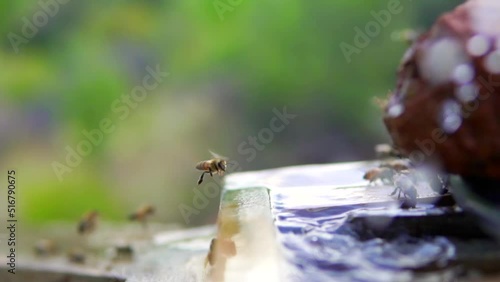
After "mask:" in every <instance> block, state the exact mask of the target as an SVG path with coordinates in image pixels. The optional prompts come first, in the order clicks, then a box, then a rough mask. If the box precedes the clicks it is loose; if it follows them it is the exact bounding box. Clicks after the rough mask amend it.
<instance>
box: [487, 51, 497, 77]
mask: <svg viewBox="0 0 500 282" xmlns="http://www.w3.org/2000/svg"><path fill="white" fill-rule="evenodd" d="M484 64H485V67H486V69H487V70H488V71H490V72H492V73H494V74H498V73H500V50H496V51H494V52H492V53H490V54H489V55H488V56H487V57H486V59H485V61H484Z"/></svg>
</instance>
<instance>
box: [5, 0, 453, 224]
mask: <svg viewBox="0 0 500 282" xmlns="http://www.w3.org/2000/svg"><path fill="white" fill-rule="evenodd" d="M460 2H461V1H446V2H445V1H439V2H438V1H433V0H421V1H404V0H402V1H401V5H402V7H403V8H404V9H403V12H402V13H401V14H397V15H392V18H391V21H390V24H389V25H388V26H387V27H383V28H382V29H381V32H380V34H379V35H377V36H376V37H375V38H373V39H372V40H371V42H370V44H369V46H367V47H366V48H363V49H362V52H361V53H360V54H355V55H353V57H352V62H351V63H347V61H346V59H345V57H344V55H343V53H342V52H341V49H340V48H339V45H340V43H341V42H347V43H349V44H352V43H353V38H354V35H355V31H354V27H356V26H357V27H360V28H361V29H364V27H365V25H366V24H367V23H368V22H369V21H371V20H373V17H372V15H371V14H370V12H371V11H379V10H381V9H386V7H387V3H388V1H347V0H342V1H299V0H289V1H279V0H268V1H257V2H255V1H242V2H241V4H240V5H238V6H236V7H234V10H232V11H230V12H227V13H225V14H224V19H223V20H221V18H220V17H219V15H218V14H217V10H216V9H215V8H214V4H213V3H214V2H211V1H202V2H200V1H171V0H149V1H118V0H113V1H74V0H73V1H71V0H70V1H69V2H68V3H67V4H64V5H60V7H59V10H58V12H57V13H56V15H55V16H53V17H50V18H49V20H48V23H47V24H46V25H45V26H43V27H41V28H39V30H38V32H37V33H36V35H35V36H34V37H33V38H30V39H29V40H28V42H27V43H25V44H21V45H20V46H19V52H18V53H16V52H15V48H13V46H12V45H11V41H10V40H9V37H8V35H9V34H10V33H16V34H18V35H22V32H21V31H22V28H23V20H22V19H23V17H26V18H27V19H32V17H33V15H34V14H35V13H36V12H37V11H40V9H41V8H40V6H39V4H37V3H38V2H37V1H28V0H16V1H3V2H1V3H0V34H2V35H4V36H3V39H4V40H3V41H2V44H1V47H0V62H1V66H2V67H1V68H0V95H1V96H0V111H2V112H3V115H2V118H3V120H4V121H6V122H4V123H0V131H1V134H2V135H1V138H2V139H1V141H2V142H1V143H0V153H1V154H2V160H1V164H2V165H4V166H9V167H12V166H14V167H16V168H17V169H18V170H19V171H20V172H19V178H21V179H22V180H20V183H23V185H22V186H21V188H20V189H22V190H21V192H20V195H21V197H22V199H21V200H20V205H22V208H21V209H20V210H21V211H22V212H21V216H22V217H23V219H25V220H26V221H28V222H29V223H32V224H38V223H44V222H47V221H50V220H75V219H76V218H78V217H79V216H80V215H81V214H82V213H83V212H85V211H86V210H89V209H94V208H97V209H99V210H101V213H102V214H103V215H104V217H105V218H107V219H111V220H121V219H124V218H125V215H126V214H127V213H128V211H129V210H131V209H134V208H135V206H137V205H139V204H141V203H145V202H147V203H153V204H156V205H157V206H158V207H159V208H158V210H159V216H158V218H157V220H159V221H164V222H170V221H177V222H180V221H182V220H181V218H182V217H181V215H180V213H179V211H178V209H177V207H178V205H179V204H180V203H188V204H189V203H190V202H191V199H192V197H193V192H192V191H193V189H195V188H196V185H195V183H196V180H197V177H198V172H196V171H195V170H194V168H193V166H194V164H195V163H196V162H197V161H199V160H202V159H206V158H209V157H210V155H209V154H208V150H209V149H213V150H216V151H217V152H220V153H221V154H223V155H226V156H229V157H231V158H232V159H235V160H238V161H239V162H240V164H241V166H242V167H243V169H261V168H267V167H273V166H282V165H293V164H300V163H309V162H333V161H349V160H357V159H363V158H370V157H371V156H372V155H371V152H372V147H373V145H374V144H375V143H378V142H384V141H387V137H386V134H385V131H384V128H383V126H382V123H381V121H380V118H379V117H380V113H379V110H378V109H377V108H376V107H375V106H374V105H373V103H372V102H371V97H373V96H384V95H386V93H387V92H388V91H389V90H390V89H392V88H394V74H395V70H396V67H397V64H398V62H399V59H400V58H401V56H402V54H403V52H404V50H405V48H406V46H405V45H404V44H403V43H401V42H394V41H392V40H391V34H392V33H393V32H394V31H397V30H400V29H404V28H412V27H414V28H421V29H424V28H427V27H428V26H429V25H431V24H432V22H433V21H434V19H435V17H436V16H437V15H439V13H441V12H442V11H444V10H448V9H450V8H452V7H453V6H455V5H457V4H458V3H460ZM157 64H159V65H160V66H161V67H162V69H163V70H166V71H169V72H170V73H171V76H170V77H168V79H167V80H166V81H165V82H164V83H162V84H161V85H160V87H158V88H157V89H155V90H153V92H152V93H150V94H149V95H148V98H147V99H146V100H145V101H144V102H141V103H140V105H139V106H138V108H137V109H135V110H134V111H133V113H132V115H131V116H130V117H129V118H128V119H126V120H124V121H120V120H117V119H116V116H114V114H113V112H112V110H111V104H112V103H113V101H115V99H118V98H119V97H121V96H122V95H123V94H127V93H130V91H131V90H132V89H133V88H134V86H136V85H140V83H141V80H142V78H143V77H144V75H145V74H146V71H145V67H146V66H152V67H154V66H156V65H157ZM283 106H286V107H287V108H288V109H289V111H290V112H292V113H294V114H297V115H298V118H297V119H296V121H294V122H293V123H292V124H291V125H290V126H289V127H287V129H286V130H285V131H284V132H282V133H279V134H276V136H275V138H274V140H273V142H272V143H271V144H269V145H267V146H266V149H265V150H264V151H263V152H259V154H258V156H257V158H256V160H254V161H252V162H251V163H249V162H247V161H245V158H246V157H245V156H241V155H240V154H239V153H238V151H237V147H238V145H239V144H240V143H241V142H242V141H245V140H246V139H247V137H248V136H250V135H256V134H257V133H258V131H259V130H260V129H261V128H263V127H266V126H267V125H268V123H269V120H270V118H271V117H272V115H273V113H272V109H273V108H278V109H281V108H283ZM106 117H109V118H111V119H112V120H113V122H114V123H115V124H116V126H117V130H116V131H115V132H113V133H112V134H109V135H106V136H105V138H104V141H103V143H102V144H99V145H98V146H96V147H95V148H94V150H93V151H92V153H91V154H90V155H89V156H86V157H84V159H83V162H82V164H81V165H79V166H78V167H76V168H74V169H73V171H72V172H71V173H68V174H66V175H65V177H64V180H63V181H62V182H59V181H58V180H57V177H56V176H55V174H54V171H53V170H52V167H51V164H52V162H54V161H63V160H64V158H65V157H66V156H65V153H66V152H65V147H66V146H71V147H75V146H76V144H78V142H79V141H81V140H83V139H84V136H83V135H82V130H91V129H94V128H97V127H98V125H99V122H100V121H101V120H102V119H103V118H106ZM216 206H217V201H216V200H213V201H212V202H211V204H210V206H209V207H207V208H206V210H204V211H203V212H202V213H201V214H200V215H198V216H197V217H196V219H195V218H193V221H192V223H193V224H200V223H205V222H211V221H213V218H214V211H215V210H216Z"/></svg>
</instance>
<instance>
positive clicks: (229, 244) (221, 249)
mask: <svg viewBox="0 0 500 282" xmlns="http://www.w3.org/2000/svg"><path fill="white" fill-rule="evenodd" d="M217 252H218V253H217ZM217 255H218V256H221V257H222V258H226V257H233V256H235V255H236V245H235V243H234V242H233V241H232V240H231V239H217V238H212V241H210V249H209V251H208V254H207V257H206V259H205V265H206V264H207V263H209V264H210V265H214V264H215V263H216V256H217Z"/></svg>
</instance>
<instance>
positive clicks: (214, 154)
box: [208, 150, 228, 160]
mask: <svg viewBox="0 0 500 282" xmlns="http://www.w3.org/2000/svg"><path fill="white" fill-rule="evenodd" d="M208 151H209V152H210V154H211V155H212V157H214V158H218V159H223V160H228V158H227V157H224V156H221V155H219V154H217V153H215V152H214V151H212V150H208Z"/></svg>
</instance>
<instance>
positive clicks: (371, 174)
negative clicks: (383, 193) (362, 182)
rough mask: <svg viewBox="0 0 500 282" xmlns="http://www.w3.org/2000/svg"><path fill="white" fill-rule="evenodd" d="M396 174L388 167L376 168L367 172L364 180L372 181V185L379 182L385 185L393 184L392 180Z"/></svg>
mask: <svg viewBox="0 0 500 282" xmlns="http://www.w3.org/2000/svg"><path fill="white" fill-rule="evenodd" d="M395 173H396V171H394V170H393V169H392V168H388V167H382V168H374V169H371V170H369V171H367V172H366V173H365V174H364V175H363V179H366V180H368V181H370V184H372V183H374V182H375V181H377V180H380V181H382V183H383V184H392V178H393V176H394V174H395Z"/></svg>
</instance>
